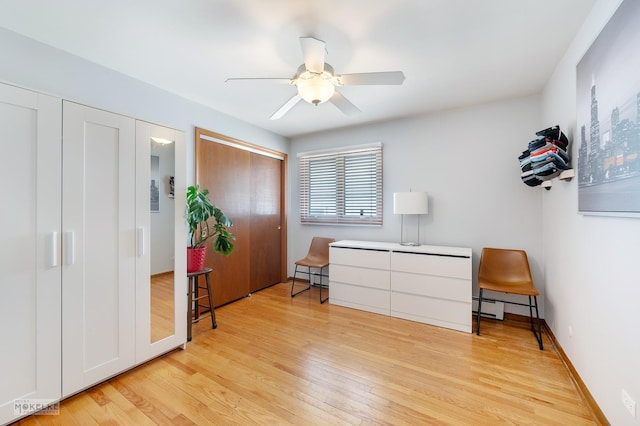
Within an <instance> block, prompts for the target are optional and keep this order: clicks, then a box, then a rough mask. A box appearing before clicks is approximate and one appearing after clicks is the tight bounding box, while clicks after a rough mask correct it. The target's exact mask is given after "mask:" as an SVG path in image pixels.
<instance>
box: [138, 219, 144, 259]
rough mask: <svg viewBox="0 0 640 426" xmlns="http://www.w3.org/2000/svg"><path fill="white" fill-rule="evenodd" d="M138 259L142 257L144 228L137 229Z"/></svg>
mask: <svg viewBox="0 0 640 426" xmlns="http://www.w3.org/2000/svg"><path fill="white" fill-rule="evenodd" d="M137 246H138V257H142V256H144V228H143V227H142V226H140V227H138V244H137Z"/></svg>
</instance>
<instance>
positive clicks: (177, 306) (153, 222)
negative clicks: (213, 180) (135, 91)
mask: <svg viewBox="0 0 640 426" xmlns="http://www.w3.org/2000/svg"><path fill="white" fill-rule="evenodd" d="M136 158H137V161H138V164H139V165H141V164H142V163H143V161H145V162H146V163H145V164H146V165H147V166H146V167H138V169H137V173H136V226H137V228H136V232H137V236H136V240H137V243H136V246H137V256H138V261H137V262H136V265H137V267H136V278H137V279H136V304H137V311H136V315H137V318H136V324H137V330H136V345H137V347H136V363H140V362H143V361H145V360H147V359H150V358H152V357H154V356H157V355H158V354H161V353H163V352H166V351H168V350H171V349H173V348H175V347H176V346H177V345H179V344H180V343H183V342H184V341H186V325H187V323H186V321H187V275H186V254H185V250H186V249H185V247H186V240H185V238H186V237H185V236H186V231H185V227H184V211H183V210H184V205H185V192H186V186H185V137H184V133H183V132H180V131H177V130H174V129H170V128H167V127H162V126H158V125H155V124H151V123H147V122H144V121H136Z"/></svg>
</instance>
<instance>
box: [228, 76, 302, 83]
mask: <svg viewBox="0 0 640 426" xmlns="http://www.w3.org/2000/svg"><path fill="white" fill-rule="evenodd" d="M234 81H249V82H256V83H279V84H293V80H291V79H290V78H269V77H265V78H261V77H256V78H254V77H246V78H228V79H226V80H225V81H224V82H225V83H229V82H232V83H233V82H234Z"/></svg>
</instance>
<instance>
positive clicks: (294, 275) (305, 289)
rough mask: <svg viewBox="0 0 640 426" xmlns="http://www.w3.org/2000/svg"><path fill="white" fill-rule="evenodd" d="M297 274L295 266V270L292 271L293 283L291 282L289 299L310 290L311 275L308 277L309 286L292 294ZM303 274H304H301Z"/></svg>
mask: <svg viewBox="0 0 640 426" xmlns="http://www.w3.org/2000/svg"><path fill="white" fill-rule="evenodd" d="M297 273H298V265H296V269H295V270H294V271H293V281H292V282H291V297H295V296H296V295H298V294H300V293H302V292H304V291H307V290H309V289H310V288H311V275H309V285H308V286H307V288H303V289H302V290H300V291H297V292H295V293H294V292H293V287H294V286H295V285H296V274H297ZM303 273H304V272H303Z"/></svg>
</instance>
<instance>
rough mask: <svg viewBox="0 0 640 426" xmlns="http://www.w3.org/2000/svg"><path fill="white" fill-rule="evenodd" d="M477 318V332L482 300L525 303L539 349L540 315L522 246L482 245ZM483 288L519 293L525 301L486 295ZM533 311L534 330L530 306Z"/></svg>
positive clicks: (527, 261)
mask: <svg viewBox="0 0 640 426" xmlns="http://www.w3.org/2000/svg"><path fill="white" fill-rule="evenodd" d="M478 287H479V288H480V294H479V297H478V320H477V326H476V334H477V335H480V312H482V301H483V300H488V301H494V302H504V303H509V304H513V305H520V306H528V307H529V317H530V320H531V331H533V334H534V336H536V340H537V341H538V346H539V347H540V350H542V333H541V331H540V317H539V316H538V294H539V293H538V290H536V288H535V286H534V285H533V279H532V278H531V270H530V269H529V260H528V258H527V253H526V252H525V251H524V250H507V249H497V248H486V247H485V248H483V249H482V254H481V255H480V266H479V267H478ZM484 290H491V291H497V292H501V293H508V294H519V295H523V296H528V297H529V304H525V303H517V302H509V301H506V300H497V299H490V298H487V297H484V296H483V291H484ZM532 298H533V304H532V303H531V301H532ZM534 309H535V311H536V319H537V321H538V330H537V331H536V328H535V327H534V325H533V310H534Z"/></svg>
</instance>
